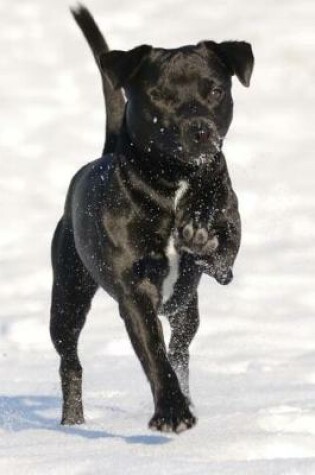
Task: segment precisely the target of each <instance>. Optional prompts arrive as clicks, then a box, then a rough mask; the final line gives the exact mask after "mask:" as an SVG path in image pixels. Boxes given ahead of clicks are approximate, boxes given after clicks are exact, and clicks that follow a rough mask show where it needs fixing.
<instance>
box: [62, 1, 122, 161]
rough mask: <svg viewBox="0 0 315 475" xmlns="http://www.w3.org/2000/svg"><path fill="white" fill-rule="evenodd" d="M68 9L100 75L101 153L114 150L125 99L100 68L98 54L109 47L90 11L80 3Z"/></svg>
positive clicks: (104, 51)
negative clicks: (103, 121)
mask: <svg viewBox="0 0 315 475" xmlns="http://www.w3.org/2000/svg"><path fill="white" fill-rule="evenodd" d="M70 10H71V13H72V15H73V17H74V19H75V21H76V23H77V24H78V26H79V27H80V29H81V31H82V33H83V35H84V37H85V39H86V40H87V42H88V44H89V46H90V48H91V50H92V53H93V55H94V58H95V61H96V64H97V66H98V68H99V71H100V73H101V76H102V85H103V94H104V100H105V107H106V138H105V144H104V149H103V154H105V153H110V152H114V151H115V147H116V142H117V136H118V134H119V131H120V128H121V125H122V121H123V116H124V110H125V99H124V96H123V93H122V91H121V89H118V90H114V88H113V86H112V84H111V82H110V81H109V79H108V78H107V76H106V74H105V73H104V72H103V71H102V70H101V68H100V65H99V56H100V54H101V53H106V52H107V51H109V48H108V45H107V43H106V41H105V38H104V36H103V35H102V33H101V31H100V29H99V27H98V26H97V24H96V22H95V20H94V18H93V17H92V15H91V13H90V12H89V11H88V9H87V8H85V7H84V6H83V5H81V4H78V6H77V7H75V8H70Z"/></svg>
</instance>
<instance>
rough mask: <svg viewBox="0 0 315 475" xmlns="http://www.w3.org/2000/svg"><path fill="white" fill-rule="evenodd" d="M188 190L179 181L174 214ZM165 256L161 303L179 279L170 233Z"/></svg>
mask: <svg viewBox="0 0 315 475" xmlns="http://www.w3.org/2000/svg"><path fill="white" fill-rule="evenodd" d="M187 190H188V183H187V182H186V181H181V182H180V183H179V187H178V189H177V192H176V194H175V197H174V208H175V213H176V207H177V205H178V203H179V201H180V199H181V198H182V197H183V195H184V194H185V193H186V191H187ZM165 256H166V258H167V260H168V266H169V270H168V274H167V276H166V277H165V279H164V281H163V285H162V296H163V303H165V302H167V301H168V300H169V299H170V298H171V297H172V295H173V292H174V289H175V285H176V282H177V281H178V279H179V277H180V254H179V253H178V252H177V250H176V248H175V241H174V237H173V233H171V235H170V237H169V240H168V243H167V246H166V249H165Z"/></svg>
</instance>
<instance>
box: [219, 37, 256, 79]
mask: <svg viewBox="0 0 315 475" xmlns="http://www.w3.org/2000/svg"><path fill="white" fill-rule="evenodd" d="M218 48H219V51H220V53H221V57H222V59H223V60H224V62H225V63H226V64H227V66H228V67H229V68H230V69H231V70H232V72H233V74H236V76H237V77H238V79H239V80H240V81H241V83H242V84H243V86H246V87H249V84H250V78H251V76H252V72H253V68H254V55H253V51H252V47H251V45H250V44H249V43H246V42H245V41H224V42H223V43H219V44H218Z"/></svg>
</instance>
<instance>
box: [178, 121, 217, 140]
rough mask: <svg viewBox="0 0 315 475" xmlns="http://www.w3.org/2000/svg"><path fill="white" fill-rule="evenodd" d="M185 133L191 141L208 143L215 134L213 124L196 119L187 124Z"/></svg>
mask: <svg viewBox="0 0 315 475" xmlns="http://www.w3.org/2000/svg"><path fill="white" fill-rule="evenodd" d="M184 134H185V135H186V138H187V139H188V140H189V141H190V142H194V143H196V144H202V143H207V142H209V141H210V140H211V138H212V136H213V128H212V127H211V124H210V123H209V122H207V121H205V120H194V121H191V122H189V123H187V124H186V127H185V128H184Z"/></svg>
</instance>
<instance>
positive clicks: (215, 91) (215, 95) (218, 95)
mask: <svg viewBox="0 0 315 475" xmlns="http://www.w3.org/2000/svg"><path fill="white" fill-rule="evenodd" d="M209 95H210V96H211V98H212V99H216V100H217V101H218V100H219V99H222V97H223V95H224V91H223V89H221V87H213V88H212V89H211V91H210V94H209Z"/></svg>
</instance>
